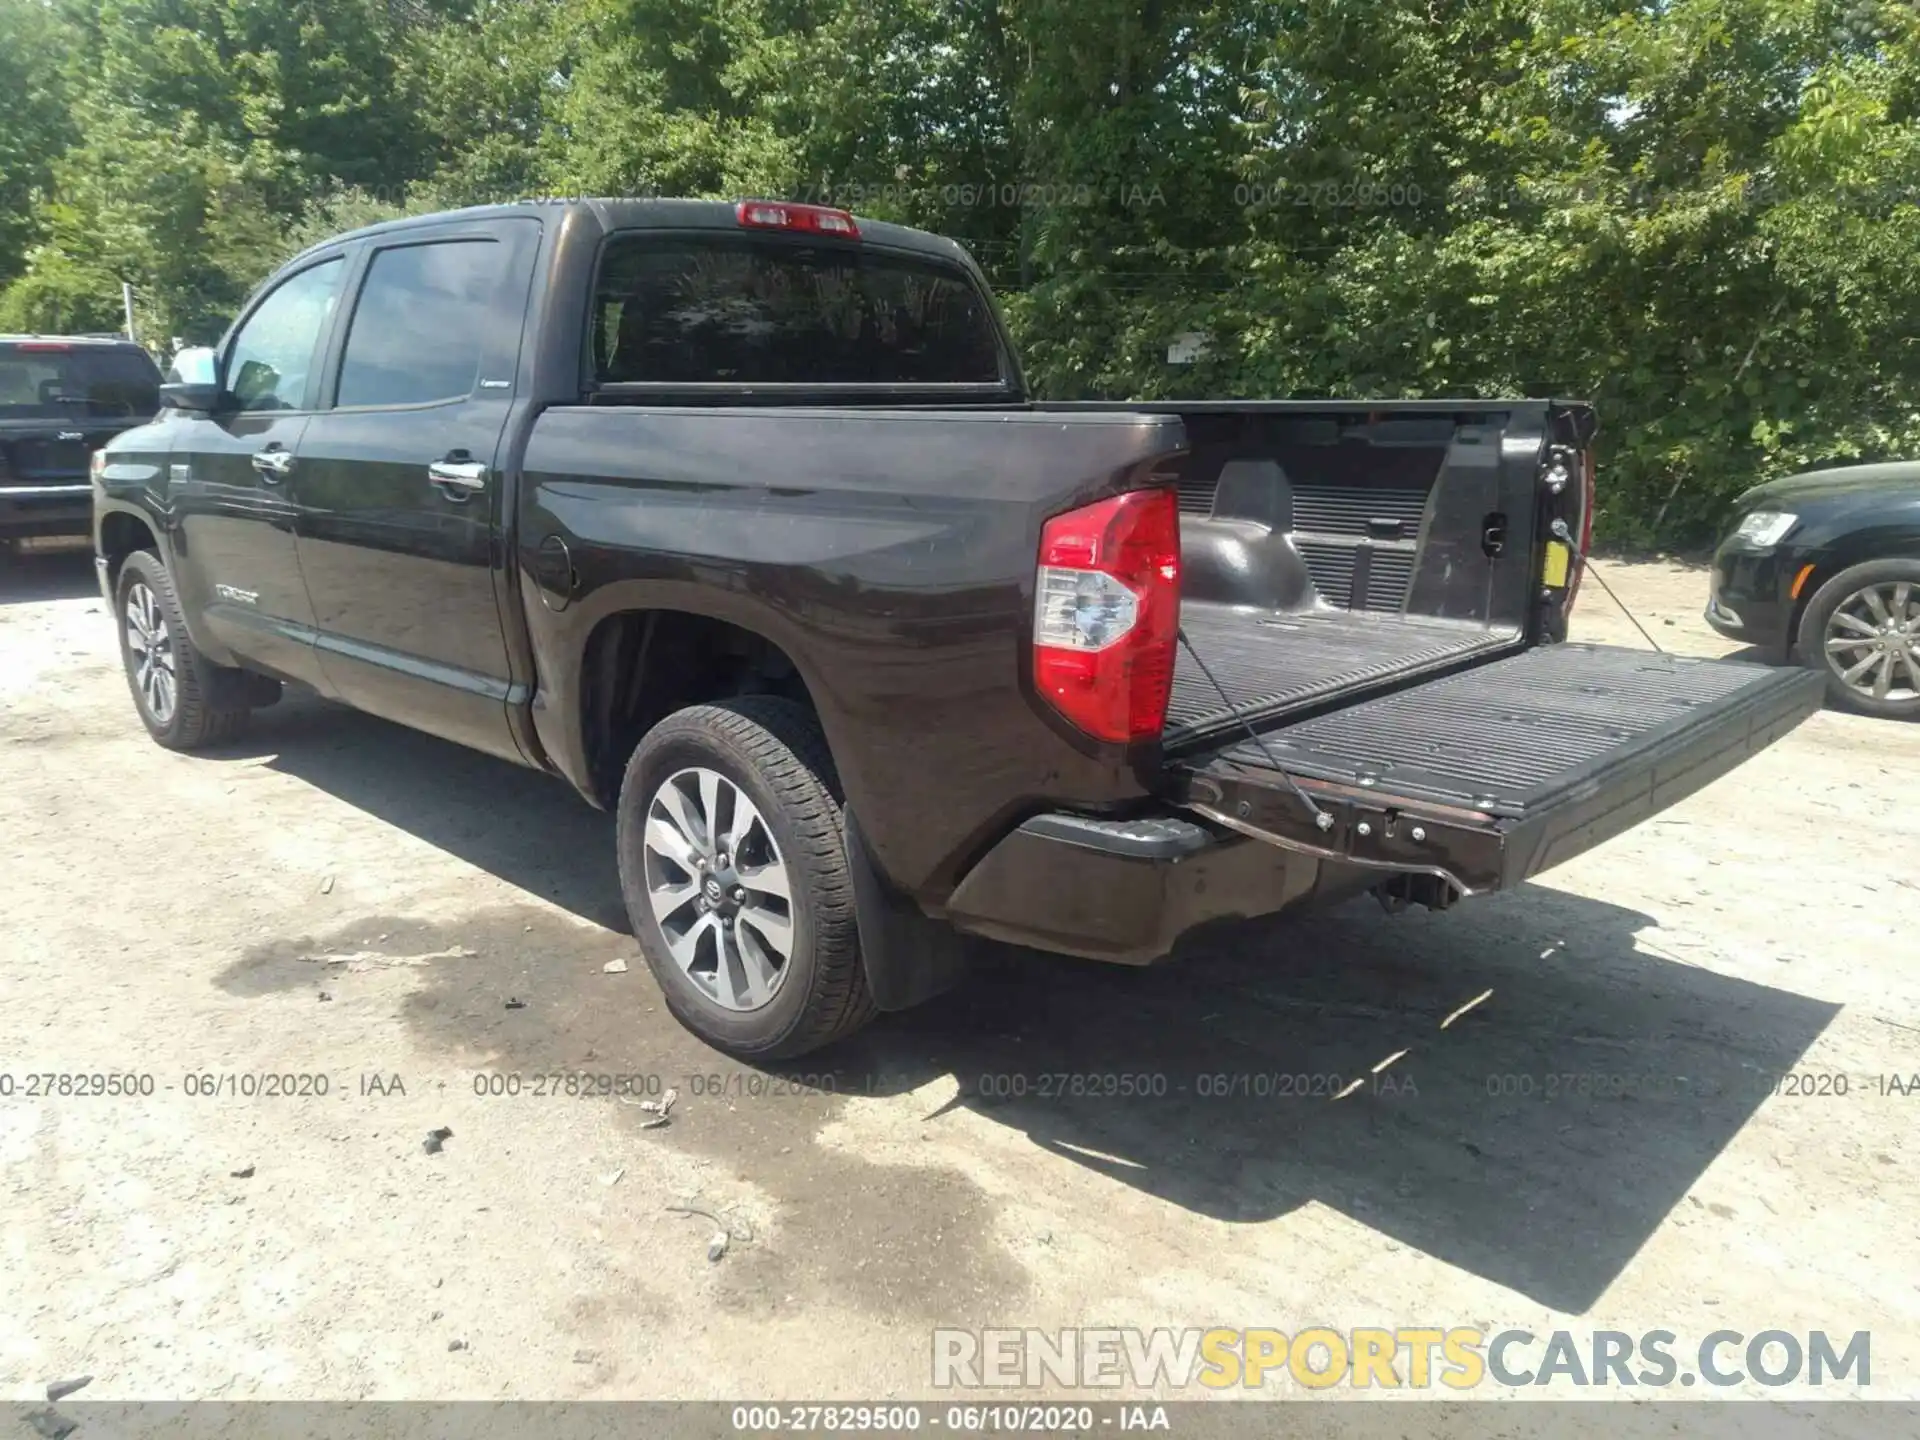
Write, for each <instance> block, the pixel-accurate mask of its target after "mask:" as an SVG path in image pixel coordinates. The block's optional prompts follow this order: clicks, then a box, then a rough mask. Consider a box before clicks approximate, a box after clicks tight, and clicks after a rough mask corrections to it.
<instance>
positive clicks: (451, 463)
mask: <svg viewBox="0 0 1920 1440" xmlns="http://www.w3.org/2000/svg"><path fill="white" fill-rule="evenodd" d="M427 479H429V480H431V481H432V482H433V483H434V484H435V485H438V486H440V487H441V489H442V490H444V491H445V492H446V495H447V498H448V499H449V500H464V499H466V498H467V496H469V495H472V494H474V493H476V492H478V491H481V490H484V489H486V488H487V467H486V466H484V465H482V464H481V463H480V462H479V461H478V460H435V461H434V462H433V463H432V464H431V465H429V466H427Z"/></svg>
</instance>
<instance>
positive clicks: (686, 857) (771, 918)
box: [641, 766, 793, 1010]
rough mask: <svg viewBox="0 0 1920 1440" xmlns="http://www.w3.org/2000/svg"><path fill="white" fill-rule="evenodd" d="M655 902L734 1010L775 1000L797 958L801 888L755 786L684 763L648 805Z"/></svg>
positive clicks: (717, 998) (692, 967) (696, 977)
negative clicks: (753, 796)
mask: <svg viewBox="0 0 1920 1440" xmlns="http://www.w3.org/2000/svg"><path fill="white" fill-rule="evenodd" d="M641 843H642V847H643V850H644V853H645V862H646V863H645V883H646V889H647V901H648V903H649V904H650V905H651V906H652V909H653V915H654V919H655V920H657V921H658V922H659V925H660V933H661V935H662V936H663V937H664V938H665V940H666V942H667V948H668V950H669V951H670V952H671V953H672V955H673V959H674V961H675V963H676V964H678V965H679V967H680V969H681V970H683V971H684V972H686V975H687V977H688V978H689V979H690V980H692V981H693V982H694V984H696V985H697V986H699V987H700V989H701V990H702V991H703V992H704V993H705V994H706V995H707V996H708V997H709V998H711V999H712V1000H713V1001H714V1002H715V1003H716V1004H718V1005H721V1006H723V1007H725V1008H726V1009H728V1010H758V1009H760V1008H761V1007H762V1006H764V1005H765V1004H767V1002H768V1001H770V1000H771V999H773V997H774V995H775V993H776V992H777V991H778V990H779V989H780V982H781V981H782V980H784V979H785V978H786V974H787V962H788V961H789V960H791V959H792V958H793V889H792V881H791V878H790V876H789V874H788V871H787V866H786V862H785V860H784V859H783V858H782V856H781V854H780V847H779V845H778V843H777V842H776V841H775V840H774V838H773V831H772V830H770V829H769V828H768V827H767V822H766V819H765V818H764V817H763V816H762V815H761V814H760V812H759V810H757V809H756V808H754V804H753V801H752V800H750V799H748V798H747V796H746V793H745V792H744V791H742V790H741V789H740V787H739V786H737V785H735V784H734V783H733V782H732V781H731V780H729V779H728V778H727V777H726V776H724V775H722V774H720V773H719V772H718V771H717V770H708V769H705V768H703V767H697V766H696V767H693V768H689V769H685V770H678V771H675V772H674V773H673V774H672V775H669V776H668V777H667V778H666V780H665V781H664V782H663V783H662V784H661V786H660V788H659V789H657V790H656V791H654V793H653V798H652V799H651V800H650V801H649V802H648V804H647V819H646V829H645V832H644V835H643V839H642V842H641Z"/></svg>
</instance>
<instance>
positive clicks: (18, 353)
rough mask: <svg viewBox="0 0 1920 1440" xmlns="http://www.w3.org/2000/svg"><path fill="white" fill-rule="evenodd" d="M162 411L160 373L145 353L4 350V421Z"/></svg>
mask: <svg viewBox="0 0 1920 1440" xmlns="http://www.w3.org/2000/svg"><path fill="white" fill-rule="evenodd" d="M159 409H160V371H159V369H158V367H156V366H155V365H154V363H153V361H152V360H151V359H150V358H149V357H148V356H147V354H146V352H145V351H143V350H132V349H108V348H106V347H104V346H101V347H93V346H80V345H63V344H61V343H60V342H58V341H41V342H36V341H22V342H17V343H14V344H0V420H61V419H72V420H82V419H87V418H89V417H92V416H112V415H126V416H132V417H134V418H136V419H146V418H147V417H149V416H151V415H153V414H155V413H156V412H157V411H158V410H159Z"/></svg>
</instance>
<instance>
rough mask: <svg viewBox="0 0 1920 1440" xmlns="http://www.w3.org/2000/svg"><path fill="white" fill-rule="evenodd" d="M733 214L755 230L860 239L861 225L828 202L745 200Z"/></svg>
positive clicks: (736, 207)
mask: <svg viewBox="0 0 1920 1440" xmlns="http://www.w3.org/2000/svg"><path fill="white" fill-rule="evenodd" d="M733 215H734V218H735V219H736V220H738V221H739V222H740V223H741V224H742V225H745V226H748V227H749V228H751V229H754V230H798V231H801V232H802V233H804V234H807V235H839V236H842V237H844V238H845V239H848V240H858V239H859V238H860V227H859V226H858V225H856V224H854V223H853V216H851V215H849V214H848V213H847V212H846V211H844V210H831V209H828V208H827V207H826V206H825V205H789V204H787V203H786V202H785V201H784V200H742V201H741V202H740V203H739V204H738V205H736V206H734V207H733Z"/></svg>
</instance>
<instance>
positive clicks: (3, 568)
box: [0, 546, 100, 605]
mask: <svg viewBox="0 0 1920 1440" xmlns="http://www.w3.org/2000/svg"><path fill="white" fill-rule="evenodd" d="M99 593H100V585H99V582H98V581H97V580H95V579H94V576H93V550H92V549H91V548H90V547H86V546H82V547H80V548H77V549H66V550H29V551H23V552H20V553H12V552H9V551H7V550H6V549H5V548H4V547H0V605H24V604H31V603H33V602H36V601H45V600H75V599H78V598H80V597H81V596H88V595H91V596H97V595H99Z"/></svg>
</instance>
